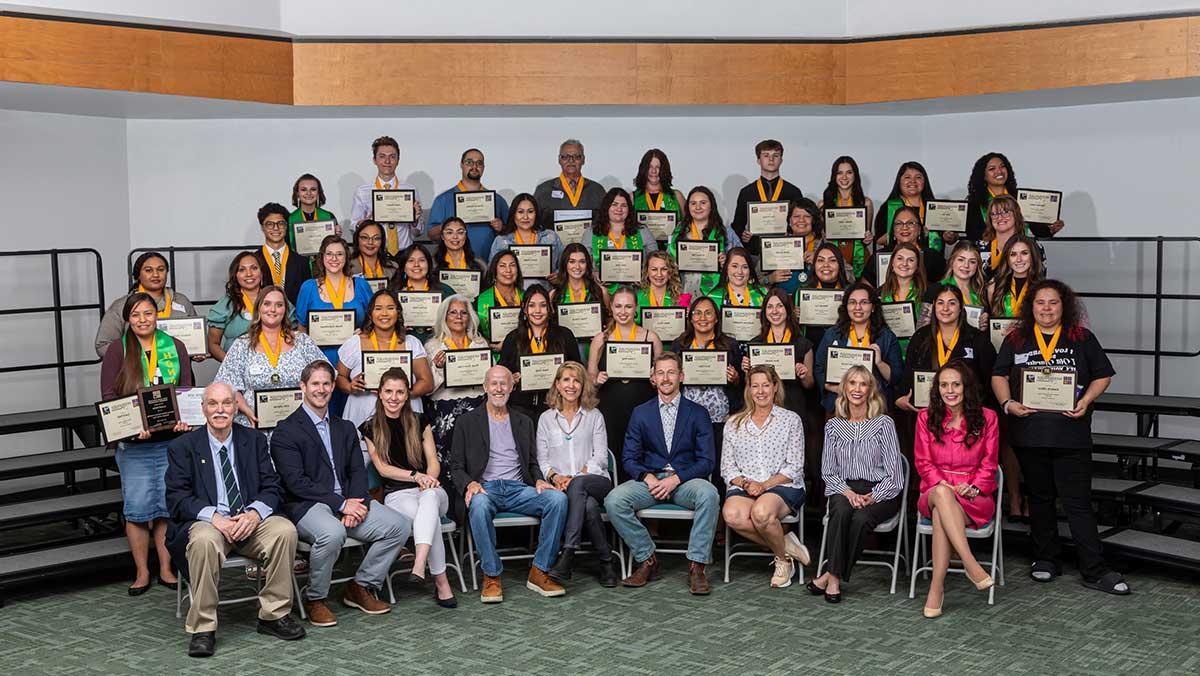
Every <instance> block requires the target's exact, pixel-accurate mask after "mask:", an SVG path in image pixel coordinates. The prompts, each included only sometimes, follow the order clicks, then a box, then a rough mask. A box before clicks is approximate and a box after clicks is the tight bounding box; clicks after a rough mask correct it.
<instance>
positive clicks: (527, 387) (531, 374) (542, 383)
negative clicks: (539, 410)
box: [519, 354, 566, 392]
mask: <svg viewBox="0 0 1200 676" xmlns="http://www.w3.org/2000/svg"><path fill="white" fill-rule="evenodd" d="M519 359H520V365H521V390H522V391H523V392H534V391H538V390H548V389H550V387H551V386H552V385H554V376H555V374H557V373H558V367H559V366H562V365H563V361H564V360H565V359H566V357H564V356H563V355H561V354H526V355H522V356H521V357H519Z"/></svg>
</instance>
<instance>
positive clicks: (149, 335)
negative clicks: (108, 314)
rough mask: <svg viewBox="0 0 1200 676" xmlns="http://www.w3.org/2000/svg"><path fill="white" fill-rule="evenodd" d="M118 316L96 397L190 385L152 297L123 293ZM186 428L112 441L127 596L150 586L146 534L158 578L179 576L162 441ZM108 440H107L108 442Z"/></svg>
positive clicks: (183, 356)
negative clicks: (129, 572) (129, 567)
mask: <svg viewBox="0 0 1200 676" xmlns="http://www.w3.org/2000/svg"><path fill="white" fill-rule="evenodd" d="M120 312H121V315H120V316H121V321H122V322H124V323H125V325H126V328H125V330H124V332H123V333H122V335H121V336H120V338H119V339H118V340H115V341H113V343H112V344H111V345H109V346H108V349H107V350H106V351H105V352H104V359H103V361H102V362H101V364H100V397H101V399H104V400H108V399H116V398H118V397H128V396H130V395H133V394H136V393H137V391H138V390H139V389H140V388H143V387H153V386H156V385H178V386H181V387H191V386H192V369H191V367H190V366H189V365H188V353H187V349H186V348H184V346H183V343H181V342H179V341H178V340H177V339H175V338H172V337H171V336H168V335H167V334H165V333H163V332H162V331H159V330H158V308H157V305H156V303H155V300H154V297H152V296H151V295H150V294H148V293H143V292H140V291H135V292H134V293H131V294H129V295H128V296H126V297H125V301H124V305H122V306H121V311H120ZM188 429H190V428H189V427H188V426H187V424H186V423H183V422H180V423H176V424H175V427H174V429H171V430H169V431H165V432H154V433H150V432H142V433H141V434H139V435H138V436H137V438H136V439H130V440H127V441H121V442H118V443H117V444H116V446H117V468H118V469H119V470H120V472H121V498H122V500H123V502H124V506H123V508H122V513H123V514H124V517H125V537H126V539H128V540H129V551H130V553H131V554H132V555H133V563H134V566H135V567H136V568H137V577H136V578H135V579H134V581H133V584H132V585H131V586H130V587H129V595H130V596H139V595H141V594H144V593H146V592H147V591H148V590H149V589H150V583H151V581H152V580H151V576H150V563H149V562H150V536H151V533H153V536H154V546H155V549H156V551H157V552H158V568H159V571H158V579H159V583H160V584H162V585H164V586H166V587H170V588H171V589H174V588H175V585H176V584H178V580H177V578H176V577H175V574H174V573H173V572H172V571H171V556H170V554H169V553H168V552H167V545H166V536H167V521H168V519H170V517H171V515H170V513H169V512H168V511H167V487H166V483H165V480H164V478H163V477H165V476H166V473H167V445H168V444H169V443H170V442H171V440H172V439H174V438H175V437H177V436H179V434H180V433H182V432H186V431H188ZM112 441H114V440H112V439H110V440H109V442H110V443H111V442H112Z"/></svg>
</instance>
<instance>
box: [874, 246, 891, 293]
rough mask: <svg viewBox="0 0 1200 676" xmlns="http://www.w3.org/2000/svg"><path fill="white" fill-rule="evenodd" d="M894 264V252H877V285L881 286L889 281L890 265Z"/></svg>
mask: <svg viewBox="0 0 1200 676" xmlns="http://www.w3.org/2000/svg"><path fill="white" fill-rule="evenodd" d="M891 264H892V252H891V251H880V252H877V253H876V254H875V282H876V284H875V287H876V288H878V287H881V286H883V285H884V283H885V282H887V271H888V266H890V265H891Z"/></svg>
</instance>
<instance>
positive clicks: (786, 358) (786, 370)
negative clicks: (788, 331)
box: [750, 343, 796, 380]
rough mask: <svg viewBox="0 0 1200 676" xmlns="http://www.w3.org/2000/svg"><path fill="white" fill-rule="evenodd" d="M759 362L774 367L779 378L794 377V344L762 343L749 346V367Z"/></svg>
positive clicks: (793, 378)
mask: <svg viewBox="0 0 1200 676" xmlns="http://www.w3.org/2000/svg"><path fill="white" fill-rule="evenodd" d="M759 364H766V365H767V366H773V367H775V373H778V374H779V379H780V380H795V379H796V346H795V345H789V344H787V343H782V344H779V343H762V344H757V345H751V346H750V367H751V368H754V367H755V366H758V365H759Z"/></svg>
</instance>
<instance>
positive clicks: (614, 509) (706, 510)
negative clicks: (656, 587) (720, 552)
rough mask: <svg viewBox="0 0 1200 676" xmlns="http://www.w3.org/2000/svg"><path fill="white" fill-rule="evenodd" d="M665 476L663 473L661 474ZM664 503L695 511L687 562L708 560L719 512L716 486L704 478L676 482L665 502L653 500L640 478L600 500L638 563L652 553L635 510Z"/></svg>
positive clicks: (646, 533)
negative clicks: (671, 503)
mask: <svg viewBox="0 0 1200 676" xmlns="http://www.w3.org/2000/svg"><path fill="white" fill-rule="evenodd" d="M664 476H665V475H664ZM664 502H673V503H675V504H677V505H679V506H680V507H683V508H685V509H690V510H692V511H694V512H695V513H696V516H695V519H693V521H692V532H691V534H690V535H689V536H688V553H687V557H688V560H689V561H694V562H696V563H710V562H711V561H712V542H713V536H714V534H715V533H716V528H717V515H718V514H720V512H721V498H720V496H719V495H718V494H717V488H716V487H715V486H713V485H712V483H711V482H709V481H708V479H690V480H688V481H685V482H684V483H682V484H680V485H679V488H676V489H675V492H674V493H672V494H671V497H670V498H669V499H667V500H665V501H660V500H657V499H655V497H654V496H653V495H651V494H650V487H649V486H647V485H646V482H644V481H637V480H632V479H631V480H629V481H626V482H625V483H623V484H621V485H620V486H617V487H616V488H614V489H613V490H612V492H611V493H609V494H608V497H607V498H605V500H604V509H605V510H606V511H607V512H608V518H609V520H610V521H612V525H613V528H616V529H617V533H619V534H620V535H621V539H622V540H624V541H625V544H627V545H629V550H630V551H631V552H633V559H634V561H636V562H637V563H641V562H643V561H645V560H646V559H648V558H650V557H651V556H653V555H654V541H653V540H651V539H650V533H649V532H648V531H647V530H646V527H645V526H643V525H642V522H641V521H639V520H638V518H637V511H638V510H639V509H646V508H648V507H653V506H655V505H659V504H663V503H664Z"/></svg>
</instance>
